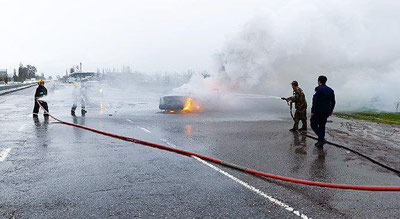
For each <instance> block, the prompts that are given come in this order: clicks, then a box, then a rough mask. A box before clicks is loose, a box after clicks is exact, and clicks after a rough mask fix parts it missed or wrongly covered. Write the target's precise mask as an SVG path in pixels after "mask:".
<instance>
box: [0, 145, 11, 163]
mask: <svg viewBox="0 0 400 219" xmlns="http://www.w3.org/2000/svg"><path fill="white" fill-rule="evenodd" d="M10 151H11V148H6V149H4V150H3V151H1V153H0V162H1V161H4V160H5V159H6V157H7V156H8V153H10Z"/></svg>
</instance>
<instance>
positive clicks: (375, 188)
mask: <svg viewBox="0 0 400 219" xmlns="http://www.w3.org/2000/svg"><path fill="white" fill-rule="evenodd" d="M37 102H38V104H39V105H40V107H41V108H42V109H43V110H44V111H45V112H46V113H48V112H47V111H46V110H45V109H44V108H43V106H42V105H41V104H40V102H39V101H37ZM48 114H49V116H50V117H51V118H52V119H54V120H56V121H58V122H60V123H61V124H64V125H68V126H72V127H76V128H80V129H85V130H88V131H91V132H95V133H98V134H101V135H105V136H109V137H112V138H117V139H121V140H124V141H129V142H133V143H136V144H141V145H145V146H148V147H152V148H158V149H161V150H165V151H170V152H174V153H177V154H181V155H185V156H189V157H197V158H200V159H203V160H207V161H210V162H213V163H216V164H220V165H222V166H225V167H229V168H232V169H236V170H239V171H242V172H246V173H250V174H252V175H256V176H262V177H266V178H272V179H276V180H281V181H286V182H291V183H296V184H303V185H309V186H319V187H326V188H336V189H348V190H364V191H392V192H394V191H395V192H400V186H364V185H346V184H333V183H324V182H315V181H308V180H302V179H296V178H290V177H285V176H279V175H274V174H270V173H265V172H261V171H257V170H253V169H249V168H245V167H241V166H238V165H235V164H232V163H228V162H225V161H223V160H220V159H216V158H213V157H209V156H205V155H201V154H197V153H194V152H190V151H185V150H180V149H176V148H172V147H167V146H164V145H160V144H156V143H152V142H148V141H143V140H140V139H136V138H130V137H125V136H121V135H116V134H113V133H109V132H104V131H101V130H97V129H93V128H89V127H86V126H83V125H78V124H74V123H69V122H65V121H62V120H60V119H58V118H56V117H54V116H53V115H51V114H50V113H48Z"/></svg>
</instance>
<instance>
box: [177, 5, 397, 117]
mask: <svg viewBox="0 0 400 219" xmlns="http://www.w3.org/2000/svg"><path fill="white" fill-rule="evenodd" d="M398 11H400V2H397V1H385V2H382V1H365V0H362V1H361V0H360V1H333V0H332V1H303V0H302V1H297V0H295V1H289V2H284V3H282V4H275V5H271V7H270V11H269V12H268V13H265V14H264V15H261V16H257V17H255V18H254V19H252V20H251V21H249V22H248V23H247V24H246V25H245V26H244V27H243V30H242V31H241V32H239V33H237V34H236V35H234V36H230V37H229V39H228V40H227V42H226V44H225V45H223V47H222V49H221V51H220V52H219V53H218V54H217V55H216V56H215V69H214V70H213V71H212V72H211V73H210V74H211V77H209V78H205V79H204V78H203V77H201V76H199V75H197V76H195V77H193V78H192V80H191V81H190V82H189V83H188V84H185V85H183V86H182V87H179V88H177V89H175V90H174V92H186V93H188V92H189V93H193V94H196V93H197V94H198V95H210V94H212V95H213V94H214V93H215V90H218V92H220V93H221V92H224V93H252V94H259V95H265V96H271V95H273V96H288V95H290V94H291V87H290V84H289V83H290V82H291V81H292V80H297V81H298V82H299V84H300V87H302V88H303V90H304V91H305V93H306V96H307V100H308V102H311V97H312V94H313V92H314V87H315V86H316V85H317V77H318V76H319V75H326V76H327V77H328V85H329V86H331V87H332V88H333V89H334V90H335V93H336V97H337V102H338V105H337V110H360V109H363V108H372V109H377V110H387V111H393V110H394V109H395V102H397V101H398V100H399V98H400V86H399V85H400V71H399V69H400V41H399V40H398V39H399V38H400V28H399V23H400V15H399V14H398Z"/></svg>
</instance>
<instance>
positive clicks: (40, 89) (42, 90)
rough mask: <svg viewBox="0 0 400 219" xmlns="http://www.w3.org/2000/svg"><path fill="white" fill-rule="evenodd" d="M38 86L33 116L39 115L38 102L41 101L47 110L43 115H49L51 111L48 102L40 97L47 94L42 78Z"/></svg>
mask: <svg viewBox="0 0 400 219" xmlns="http://www.w3.org/2000/svg"><path fill="white" fill-rule="evenodd" d="M38 85H39V86H38V87H37V88H36V92H35V106H34V107H33V116H36V117H37V116H38V113H39V108H40V106H39V104H38V103H37V102H38V101H39V103H40V105H42V106H43V108H44V109H45V110H46V111H45V112H44V113H43V115H44V116H49V114H48V112H49V108H48V106H47V103H46V102H45V101H43V100H40V98H42V97H44V96H47V89H46V88H45V87H44V81H43V80H40V81H39V82H38Z"/></svg>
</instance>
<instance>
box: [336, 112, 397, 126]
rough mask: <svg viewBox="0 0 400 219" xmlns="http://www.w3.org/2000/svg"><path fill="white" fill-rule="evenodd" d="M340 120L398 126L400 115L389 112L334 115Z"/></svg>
mask: <svg viewBox="0 0 400 219" xmlns="http://www.w3.org/2000/svg"><path fill="white" fill-rule="evenodd" d="M335 115H336V116H338V117H342V118H354V119H359V120H366V121H371V122H376V123H386V124H397V125H400V113H389V112H341V113H335Z"/></svg>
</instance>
